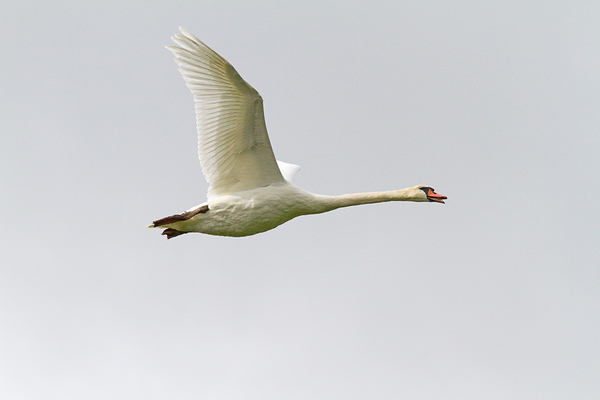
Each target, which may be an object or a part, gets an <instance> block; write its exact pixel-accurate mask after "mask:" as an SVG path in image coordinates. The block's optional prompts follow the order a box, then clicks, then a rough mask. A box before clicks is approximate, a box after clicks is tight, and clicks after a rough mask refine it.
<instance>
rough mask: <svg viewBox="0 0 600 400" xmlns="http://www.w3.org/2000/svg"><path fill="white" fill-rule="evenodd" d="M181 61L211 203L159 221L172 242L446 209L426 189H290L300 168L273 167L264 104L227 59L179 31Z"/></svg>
mask: <svg viewBox="0 0 600 400" xmlns="http://www.w3.org/2000/svg"><path fill="white" fill-rule="evenodd" d="M180 30H181V32H182V34H183V35H175V36H173V40H174V41H175V43H177V44H179V46H180V47H167V48H168V49H169V50H171V51H172V52H173V53H174V55H175V60H176V62H177V64H178V65H179V70H180V72H181V73H182V75H183V77H184V79H185V81H186V84H187V85H188V87H189V88H190V90H191V91H192V93H193V95H194V100H195V103H196V121H197V128H198V154H199V157H200V163H201V165H202V171H203V173H204V175H205V177H206V179H207V181H208V183H209V185H210V186H209V190H208V201H207V202H206V203H203V204H201V205H199V206H197V207H194V208H191V209H190V210H188V211H185V212H183V213H181V214H176V215H171V216H169V217H165V218H161V219H159V220H156V221H154V222H153V223H152V224H151V225H150V226H149V227H151V228H154V227H160V228H164V229H165V230H164V231H163V234H164V235H166V236H167V238H172V237H175V236H179V235H181V234H184V233H188V232H201V233H206V234H211V235H220V236H248V235H254V234H257V233H260V232H265V231H268V230H270V229H273V228H275V227H277V226H279V225H281V224H283V223H284V222H286V221H289V220H290V219H292V218H295V217H297V216H300V215H308V214H319V213H322V212H326V211H331V210H334V209H336V208H340V207H348V206H353V205H359V204H369V203H379V202H384V201H417V202H437V203H443V202H444V201H443V200H444V199H446V197H445V196H442V195H439V194H437V193H435V191H434V190H433V189H432V188H431V187H429V186H425V185H417V186H414V187H411V188H407V189H402V190H394V191H388V192H373V193H357V194H346V195H341V196H324V195H318V194H313V193H310V192H307V191H305V190H303V189H301V188H299V187H298V186H296V185H294V184H293V183H291V180H292V177H293V176H294V174H295V173H296V172H297V171H298V170H299V169H300V167H299V166H297V165H294V164H288V163H284V162H281V161H277V160H275V156H274V154H273V150H272V148H271V145H270V142H269V138H268V135H267V130H266V125H265V120H264V114H263V107H262V98H261V97H260V95H259V94H258V92H257V91H256V90H255V89H254V88H252V86H250V85H248V83H246V82H245V81H244V80H243V79H242V77H241V76H240V75H239V74H238V73H237V72H236V70H235V69H234V68H233V66H231V64H229V63H228V62H227V61H226V60H225V59H224V58H222V57H221V56H219V55H218V54H217V53H215V52H214V51H213V50H211V49H210V48H209V47H208V46H206V45H205V44H204V43H202V42H201V41H200V40H198V39H197V38H196V37H194V36H193V35H192V34H191V33H189V32H187V31H186V30H184V29H183V28H180Z"/></svg>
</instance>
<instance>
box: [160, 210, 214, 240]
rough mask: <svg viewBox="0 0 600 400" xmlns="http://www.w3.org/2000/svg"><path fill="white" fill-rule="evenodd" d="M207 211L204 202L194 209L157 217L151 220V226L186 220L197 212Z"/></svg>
mask: <svg viewBox="0 0 600 400" xmlns="http://www.w3.org/2000/svg"><path fill="white" fill-rule="evenodd" d="M207 211H208V206H207V205H206V204H205V205H203V206H200V207H198V208H196V209H194V210H190V211H185V212H182V213H181V214H175V215H169V216H168V217H164V218H161V219H157V220H156V221H154V222H152V225H151V226H152V227H157V226H162V225H167V224H171V223H173V222H180V221H187V220H188V219H190V218H192V217H194V216H196V215H198V214H204V213H206V212H207ZM163 235H164V233H163Z"/></svg>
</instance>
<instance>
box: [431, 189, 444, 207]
mask: <svg viewBox="0 0 600 400" xmlns="http://www.w3.org/2000/svg"><path fill="white" fill-rule="evenodd" d="M446 199H447V197H446V196H442V195H441V194H437V193H436V192H434V191H433V190H431V189H429V191H428V192H427V200H429V201H434V202H436V203H442V204H445V203H444V200H446Z"/></svg>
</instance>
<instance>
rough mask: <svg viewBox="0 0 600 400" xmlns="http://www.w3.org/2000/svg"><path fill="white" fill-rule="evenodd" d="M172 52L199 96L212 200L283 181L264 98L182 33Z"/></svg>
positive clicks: (198, 119) (200, 151)
mask: <svg viewBox="0 0 600 400" xmlns="http://www.w3.org/2000/svg"><path fill="white" fill-rule="evenodd" d="M179 29H180V30H181V33H182V35H179V34H177V35H174V36H173V37H172V39H173V41H174V42H175V43H177V44H178V45H179V47H176V46H168V47H167V48H168V49H169V50H171V51H172V52H173V54H174V55H175V61H176V62H177V64H178V65H179V71H180V72H181V74H182V75H183V79H185V82H186V84H187V86H188V88H190V90H191V91H192V94H193V95H194V101H195V102H196V123H197V128H198V156H199V157H200V164H201V165H202V172H203V173H204V176H205V177H206V180H207V181H208V183H209V185H210V186H209V189H208V197H209V198H210V197H211V196H221V195H225V194H229V193H234V192H239V191H244V190H250V189H255V188H258V187H264V186H268V185H270V184H273V183H277V182H283V181H284V179H283V176H282V175H281V172H280V170H279V168H278V166H277V162H276V161H275V156H274V155H273V149H272V148H271V143H270V142H269V136H268V135H267V128H266V125H265V117H264V112H263V101H262V98H261V97H260V94H259V93H258V92H257V91H256V90H255V89H254V88H253V87H252V86H250V85H249V84H248V83H246V81H244V80H243V79H242V77H241V76H240V75H239V74H238V73H237V71H236V70H235V69H234V68H233V66H232V65H231V64H229V62H227V60H225V59H224V58H223V57H221V56H220V55H218V54H217V53H215V52H214V51H213V50H212V49H210V48H209V47H208V46H206V45H205V44H204V43H202V42H201V41H200V40H199V39H197V38H196V37H195V36H194V35H192V34H191V33H189V32H188V31H186V30H185V29H183V28H181V27H180V28H179Z"/></svg>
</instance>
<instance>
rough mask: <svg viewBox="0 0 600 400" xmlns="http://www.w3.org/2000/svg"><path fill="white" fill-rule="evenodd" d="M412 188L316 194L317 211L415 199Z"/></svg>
mask: <svg viewBox="0 0 600 400" xmlns="http://www.w3.org/2000/svg"><path fill="white" fill-rule="evenodd" d="M410 189H411V188H408V189H401V190H390V191H387V192H368V193H352V194H342V195H340V196H324V195H316V199H317V200H318V203H319V207H317V210H318V211H316V213H320V212H326V211H331V210H335V209H336V208H341V207H350V206H358V205H361V204H373V203H383V202H386V201H415V200H416V199H414V198H413V197H412V196H410V194H409V193H410Z"/></svg>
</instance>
